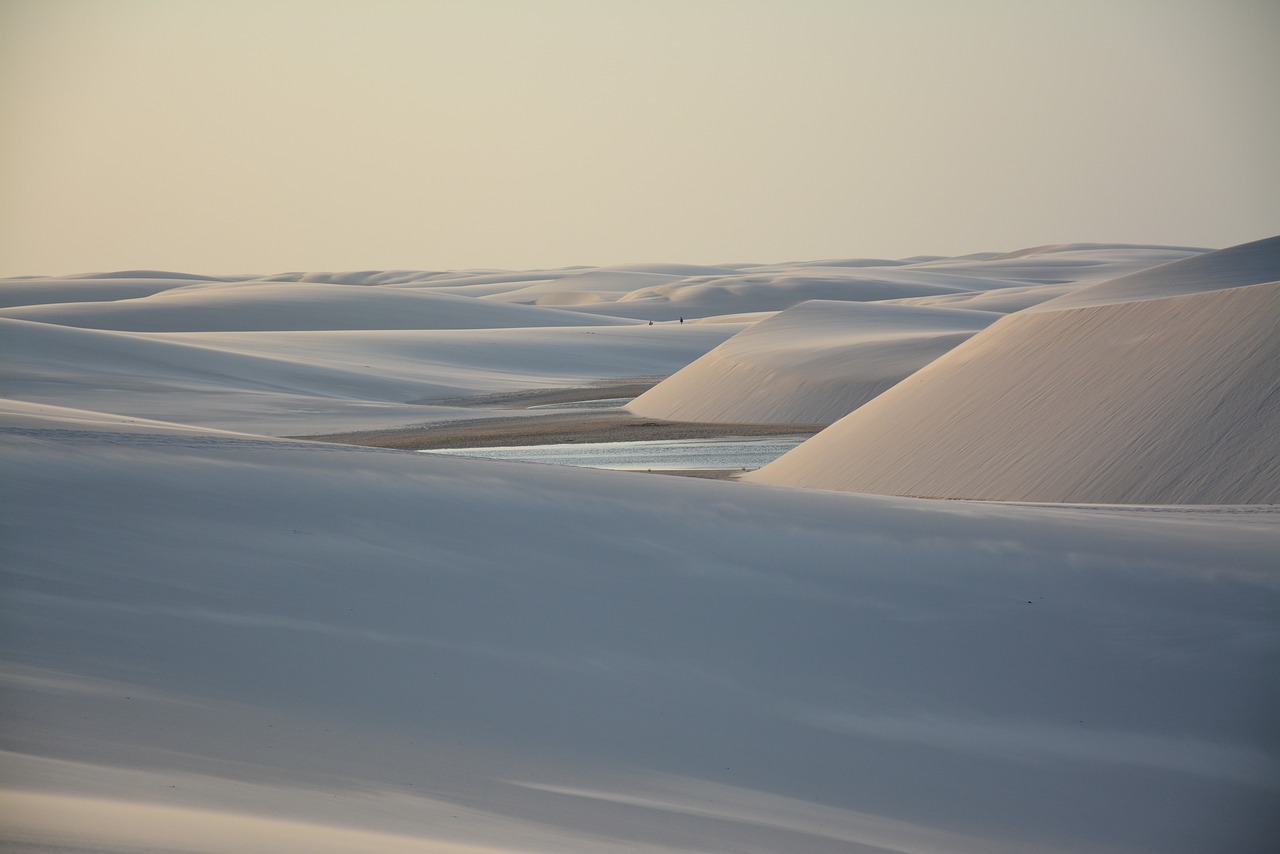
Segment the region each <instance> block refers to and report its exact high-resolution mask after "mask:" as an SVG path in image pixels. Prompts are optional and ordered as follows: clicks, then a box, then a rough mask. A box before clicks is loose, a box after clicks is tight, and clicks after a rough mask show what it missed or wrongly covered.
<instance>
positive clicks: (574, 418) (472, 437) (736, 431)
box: [290, 410, 823, 451]
mask: <svg viewBox="0 0 1280 854" xmlns="http://www.w3.org/2000/svg"><path fill="white" fill-rule="evenodd" d="M822 427H823V425H820V424H708V423H701V422H684V421H658V420H655V419H652V418H641V417H640V416H638V415H632V414H631V413H629V412H624V411H622V410H605V411H597V412H592V411H589V410H588V411H577V412H558V413H555V414H551V415H530V416H521V417H512V418H476V419H471V420H467V421H446V422H441V423H437V424H423V425H419V426H413V427H401V428H396V429H391V430H363V431H358V432H353V433H331V434H326V435H319V436H294V437H290V438H298V439H310V440H313V441H318V442H335V443H339V444H344V445H363V446H365V447H372V448H398V449H401V450H411V451H425V450H433V449H438V448H495V447H505V446H510V445H560V444H581V443H585V442H634V441H642V440H646V439H715V438H725V437H730V436H780V435H789V434H812V433H816V432H818V431H819V430H821V429H822Z"/></svg>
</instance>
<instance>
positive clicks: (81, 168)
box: [0, 0, 1280, 276]
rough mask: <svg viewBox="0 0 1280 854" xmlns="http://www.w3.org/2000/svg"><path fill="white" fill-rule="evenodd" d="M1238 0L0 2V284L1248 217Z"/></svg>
mask: <svg viewBox="0 0 1280 854" xmlns="http://www.w3.org/2000/svg"><path fill="white" fill-rule="evenodd" d="M1277 44H1280V3H1274V2H1270V0H1257V1H1256V2H1250V0H1201V2H1191V0H1070V2H1067V0H1061V2H1051V0H1044V2H1039V1H1038V0H933V2H925V0H883V2H869V0H868V2H861V1H860V0H844V1H843V2H842V0H785V1H784V0H778V2H767V0H648V1H647V2H641V0H633V1H632V2H623V0H524V2H517V1H516V0H506V2H502V0H418V2H411V0H0V276H11V275H28V274H66V273H74V272H89V271H106V270H120V269H166V270H181V271H189V272H201V273H228V274H229V273H274V272H282V271H287V270H355V269H391V268H411V269H455V268H472V267H500V268H516V269H524V268H534V267H554V266H565V265H571V264H591V265H600V264H622V263H633V262H644V261H672V262H693V263H732V262H781V261H787V260H801V259H818V258H849V257H889V258H894V257H904V256H908V255H917V254H936V255H949V254H959V253H968V252H977V251H988V250H1002V251H1004V250H1014V249H1019V248H1024V247H1028V246H1035V245H1040V244H1044V243H1063V242H1075V241H1100V242H1149V243H1162V244H1179V245H1194V246H1209V247H1220V246H1228V245H1232V244H1235V243H1242V242H1245V241H1249V240H1255V239H1258V238H1261V237H1266V236H1270V235H1272V234H1275V233H1280V159H1278V158H1277V151H1278V150H1280V58H1278V57H1280V50H1277V47H1276V45H1277Z"/></svg>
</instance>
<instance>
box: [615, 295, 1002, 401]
mask: <svg viewBox="0 0 1280 854" xmlns="http://www.w3.org/2000/svg"><path fill="white" fill-rule="evenodd" d="M998 317H999V315H996V314H991V313H987V312H974V311H962V310H957V309H948V308H918V307H913V306H897V305H888V304H882V303H859V302H828V301H821V300H814V301H810V302H805V303H802V304H800V305H798V306H796V307H795V308H790V309H787V310H786V311H783V312H781V313H779V314H776V315H774V316H773V317H771V318H769V319H768V320H764V321H762V322H760V323H758V324H756V325H754V326H752V327H750V328H749V329H747V330H745V331H743V332H740V333H739V334H738V335H736V336H734V337H733V338H731V339H729V340H728V341H726V342H725V343H724V344H721V345H720V346H719V347H717V348H716V349H714V350H712V351H711V352H709V353H707V354H706V355H705V356H703V357H702V358H700V359H698V360H697V361H695V362H694V363H693V364H691V365H689V366H688V367H686V368H684V369H683V370H681V371H680V372H678V373H676V374H675V375H673V376H671V377H668V378H667V379H666V380H664V381H662V382H661V383H659V384H658V385H657V386H655V387H654V388H652V389H650V390H649V391H647V392H645V393H644V394H643V395H641V396H640V397H638V398H636V399H635V400H634V401H632V402H631V404H630V405H629V406H628V409H630V410H631V411H632V412H634V413H636V414H638V415H644V416H647V417H650V418H664V419H668V420H672V421H712V422H722V423H808V424H830V423H831V422H833V421H835V420H837V419H839V418H843V417H844V416H845V415H847V414H849V413H850V412H852V411H853V410H854V409H856V408H857V407H858V406H861V405H862V404H863V403H865V402H866V401H868V400H870V399H871V398H873V397H875V396H876V395H878V394H880V393H881V392H882V391H884V390H885V389H887V388H890V387H891V386H893V385H895V384H896V383H897V382H898V381H900V380H901V379H903V378H904V377H906V376H908V375H910V374H912V373H914V372H915V371H916V370H918V369H919V368H921V367H923V366H924V365H926V364H928V363H929V362H932V361H933V360H934V359H936V358H937V357H939V356H941V355H942V354H943V353H945V352H947V351H948V350H950V349H951V348H952V347H954V346H956V345H957V344H959V343H960V342H961V341H964V340H965V339H967V338H968V337H969V336H970V335H972V334H973V333H974V332H976V331H978V330H979V329H982V328H983V327H984V326H986V325H988V324H990V323H991V322H993V321H995V320H996V319H998Z"/></svg>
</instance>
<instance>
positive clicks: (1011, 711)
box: [0, 401, 1280, 854]
mask: <svg viewBox="0 0 1280 854" xmlns="http://www.w3.org/2000/svg"><path fill="white" fill-rule="evenodd" d="M0 412H2V413H3V414H2V415H0V438H2V439H3V441H4V447H5V464H4V474H5V490H6V510H5V514H4V516H3V519H2V520H0V521H2V522H3V527H2V528H0V556H2V557H3V561H2V564H3V567H4V572H3V574H0V585H2V587H0V593H2V594H3V595H0V617H2V619H3V624H4V626H5V631H4V632H3V633H0V680H2V682H3V686H4V689H5V705H4V712H5V713H4V716H3V718H0V737H2V739H3V742H2V744H3V752H0V771H3V773H2V774H0V789H2V790H0V803H3V804H5V808H6V810H7V812H6V818H5V821H4V822H3V823H2V824H0V847H2V846H11V847H13V848H18V846H19V845H20V844H32V846H33V850H50V848H51V847H53V848H54V849H55V850H56V848H57V846H63V847H64V848H71V849H72V850H85V849H88V850H129V851H139V850H165V851H203V852H228V854H230V852H242V851H259V852H295V851H317V852H339V851H383V852H386V851H397V852H399V851H415V850H417V851H433V852H451V854H452V852H457V853H458V854H461V852H467V854H480V852H482V851H483V852H489V854H496V852H512V854H514V852H543V853H544V854H551V853H552V852H556V853H557V854H563V852H581V854H587V852H592V854H601V852H604V854H615V852H616V854H622V852H630V854H634V852H636V851H644V852H648V854H674V852H690V854H692V852H699V854H706V852H718V854H730V852H733V854H773V852H779V851H786V852H792V854H847V852H850V851H868V852H871V851H875V852H903V854H906V852H913V854H918V852H959V854H1001V853H1002V852H1003V854H1013V852H1027V851H1046V852H1068V851H1096V850H1107V851H1113V852H1135V853H1136V852H1150V854H1155V852H1160V854H1181V853H1182V852H1187V854H1191V852H1197V854H1198V852H1202V851H1232V852H1243V854H1254V852H1257V854H1264V852H1269V851H1270V850H1273V849H1272V848H1271V847H1269V846H1270V844H1271V843H1273V842H1274V839H1275V837H1274V836H1273V835H1272V833H1273V831H1274V830H1275V824H1274V821H1275V816H1276V815H1277V812H1276V809H1275V807H1276V802H1277V796H1276V791H1277V789H1276V780H1277V773H1278V771H1277V769H1278V768H1280V764H1278V763H1277V758H1276V754H1275V751H1274V720H1275V711H1276V698H1275V696H1274V692H1273V691H1270V690H1269V689H1266V688H1265V686H1267V685H1270V684H1271V682H1272V681H1273V678H1274V673H1275V665H1276V650H1277V648H1280V640H1278V639H1277V636H1276V634H1277V633H1276V626H1275V622H1274V611H1275V607H1276V605H1277V600H1278V599H1280V591H1278V589H1277V585H1276V579H1275V574H1274V572H1272V571H1271V569H1272V568H1273V567H1272V564H1273V559H1274V555H1275V553H1276V548H1277V545H1278V544H1280V539H1278V538H1277V525H1276V511H1274V510H1265V509H1260V510H1257V511H1253V512H1249V511H1245V510H1242V509H1241V508H1236V509H1234V510H1232V511H1230V512H1228V511H1211V510H1192V511H1177V510H1171V509H1166V510H1165V511H1163V512H1148V511H1141V512H1138V511H1128V512H1126V511H1118V512H1117V511H1115V510H1096V509H1073V508H1027V507H1008V506H1003V505H975V504H967V503H963V502H925V501H916V500H910V499H898V498H886V497H867V496H854V495H842V494H834V493H823V492H805V491H799V490H779V489H746V488H743V487H741V486H738V485H735V484H731V483H716V482H706V481H690V480H685V479H679V478H660V477H654V476H647V475H643V474H622V473H613V472H595V471H586V470H580V469H579V470H574V469H567V468H560V467H553V466H533V465H522V464H504V463H494V462H484V461H478V460H461V459H441V458H431V457H424V456H421V455H414V454H405V453H400V452H394V451H378V450H369V449H358V448H350V447H341V446H334V445H320V444H313V443H305V442H288V441H281V440H271V439H265V438H262V437H255V436H246V435H234V434H228V433H216V432H212V431H202V430H197V429H192V428H181V427H175V426H173V425H165V424H157V423H121V421H122V419H119V418H113V417H111V416H104V415H100V414H95V413H91V412H72V411H67V410H59V409H56V408H51V407H40V406H35V405H31V404H21V403H17V402H12V401H4V402H0ZM40 846H43V847H40ZM18 850H21V849H20V848H19V849H18Z"/></svg>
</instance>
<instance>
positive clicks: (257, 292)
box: [0, 283, 626, 332]
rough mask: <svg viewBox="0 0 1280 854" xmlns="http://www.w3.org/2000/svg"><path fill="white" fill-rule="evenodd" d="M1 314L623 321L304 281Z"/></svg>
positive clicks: (391, 322) (315, 324)
mask: <svg viewBox="0 0 1280 854" xmlns="http://www.w3.org/2000/svg"><path fill="white" fill-rule="evenodd" d="M0 316H2V317H11V318H15V319H19V320H35V321H40V322H42V323H56V324H60V325H63V326H80V327H87V328H92V329H114V330H120V331H133V332H210V331H266V330H271V331H283V330H306V329H475V328H503V327H524V326H587V325H595V326H599V325H607V324H612V323H624V322H626V321H623V320H618V319H614V318H601V317H589V316H583V315H581V314H577V313H563V312H557V311H555V310H554V309H541V308H535V307H532V306H516V305H502V304H499V303H488V302H482V301H478V300H472V299H466V298H463V297H457V296H453V295H451V294H435V293H430V292H418V291H406V290H396V289H386V288H378V287H356V286H351V285H330V284H310V283H294V284H269V283H267V284H264V283H237V284H234V285H231V286H225V287H201V288H180V289H176V290H169V291H165V292H162V293H158V294H154V295H152V296H148V297H143V298H140V299H128V300H118V301H115V302H93V303H64V304H61V305H42V306H27V307H23V308H8V309H4V310H2V311H0Z"/></svg>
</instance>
